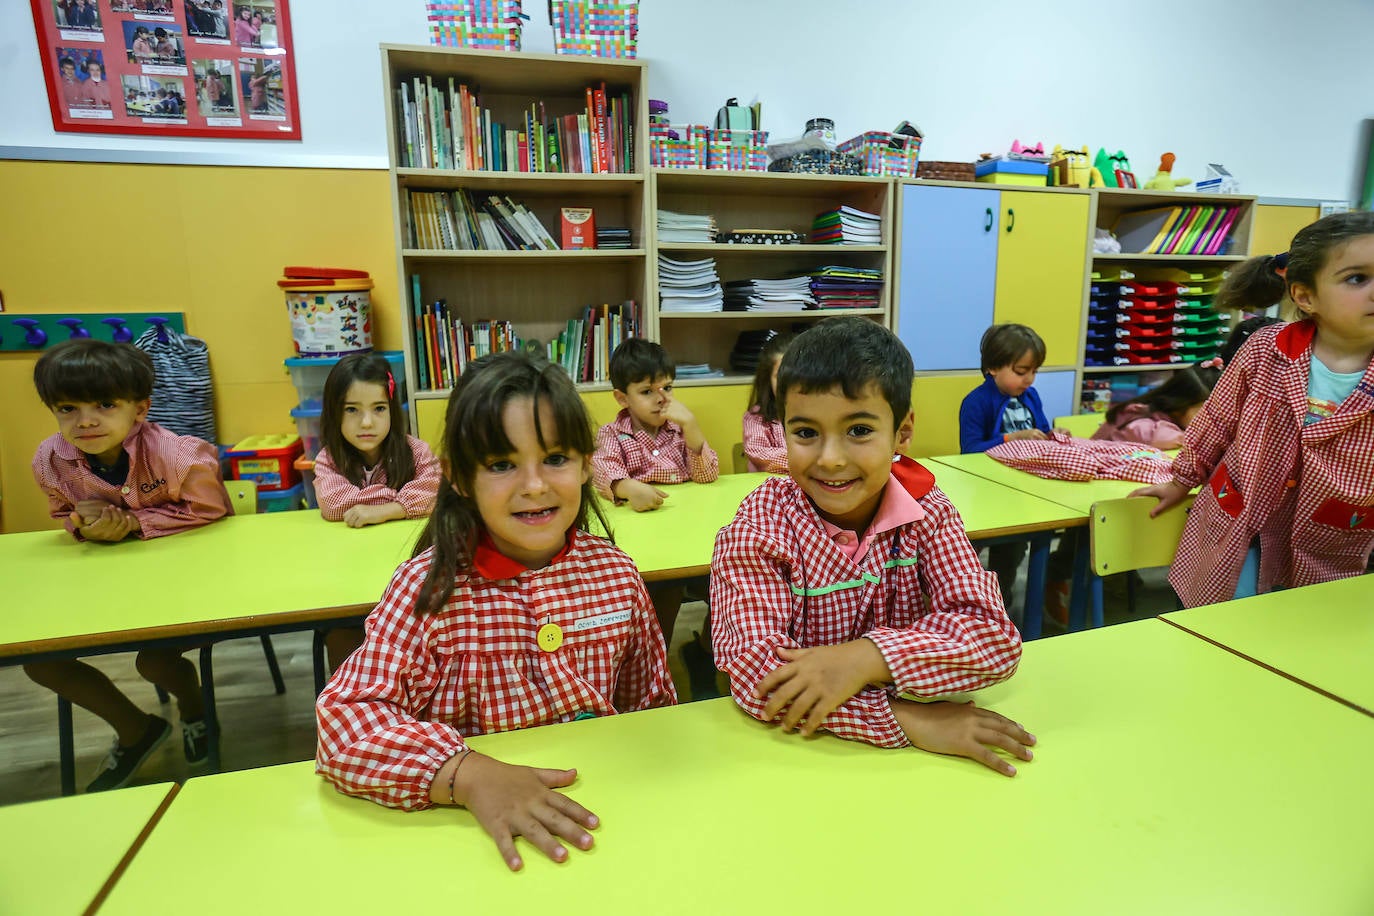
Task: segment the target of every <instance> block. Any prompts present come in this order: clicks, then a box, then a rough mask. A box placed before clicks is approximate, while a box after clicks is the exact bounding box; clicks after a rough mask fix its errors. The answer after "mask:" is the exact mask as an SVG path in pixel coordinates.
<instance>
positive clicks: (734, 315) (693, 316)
mask: <svg viewBox="0 0 1374 916" xmlns="http://www.w3.org/2000/svg"><path fill="white" fill-rule="evenodd" d="M882 314H885V313H884V311H883V310H882V309H805V310H801V311H796V312H662V311H661V312H659V313H658V320H659V321H677V320H701V321H720V320H722V319H724V320H726V321H730V320H734V321H750V320H752V321H763V322H767V321H770V320H773V321H780V320H784V319H797V318H829V317H833V316H835V315H867V316H869V317H873V316H875V315H882Z"/></svg>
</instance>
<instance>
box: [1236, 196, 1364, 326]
mask: <svg viewBox="0 0 1374 916" xmlns="http://www.w3.org/2000/svg"><path fill="white" fill-rule="evenodd" d="M1364 235H1374V212H1370V211H1368V210H1352V211H1350V212H1348V213H1333V214H1331V215H1330V216H1324V217H1322V218H1321V219H1319V220H1317V221H1316V222H1315V223H1312V224H1311V225H1308V226H1304V227H1303V228H1301V229H1299V230H1298V234H1297V235H1295V236H1293V241H1292V243H1291V244H1290V245H1289V248H1288V251H1287V253H1286V255H1285V254H1279V255H1272V254H1266V255H1260V256H1259V257H1257V258H1251V259H1250V260H1248V261H1246V262H1245V263H1244V264H1241V265H1240V266H1239V267H1237V268H1234V269H1233V270H1232V271H1231V272H1230V274H1229V275H1228V276H1227V277H1226V281H1225V282H1224V283H1222V284H1221V289H1219V290H1217V298H1216V307H1217V308H1218V309H1220V310H1222V311H1234V310H1243V311H1250V312H1255V311H1259V310H1260V309H1266V308H1269V307H1270V306H1271V305H1275V304H1277V303H1280V302H1283V301H1284V299H1285V298H1287V294H1288V291H1289V290H1290V289H1292V288H1293V285H1294V284H1298V283H1300V284H1302V285H1303V286H1305V287H1307V288H1308V289H1310V290H1314V289H1316V288H1317V275H1318V274H1320V273H1321V271H1322V268H1323V267H1325V266H1326V262H1327V260H1328V259H1329V258H1330V257H1331V254H1332V252H1334V251H1336V250H1337V249H1338V248H1340V247H1342V246H1344V245H1345V244H1347V243H1348V242H1352V241H1354V240H1355V239H1357V238H1359V237H1360V236H1364ZM1285 268H1286V270H1285V273H1284V274H1283V275H1282V276H1280V275H1279V273H1278V271H1279V270H1284V269H1285Z"/></svg>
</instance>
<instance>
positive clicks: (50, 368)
mask: <svg viewBox="0 0 1374 916" xmlns="http://www.w3.org/2000/svg"><path fill="white" fill-rule="evenodd" d="M33 381H34V385H35V387H37V389H38V396H39V397H40V398H42V399H43V403H44V404H45V405H46V406H47V407H48V409H49V410H51V411H52V414H53V417H54V418H55V419H56V420H57V429H58V431H57V434H56V435H53V436H50V437H48V438H47V439H45V440H43V442H42V444H40V445H39V446H38V452H37V454H35V455H34V458H33V476H34V479H35V480H36V481H37V482H38V485H39V487H41V488H42V489H43V492H44V493H46V494H47V497H48V509H49V511H50V512H51V514H52V517H53V518H56V519H61V520H62V521H63V524H64V525H65V526H66V528H67V530H68V531H70V532H71V533H72V535H73V536H74V537H76V538H77V539H78V540H83V541H105V542H109V543H114V542H118V541H122V540H125V539H126V538H130V537H134V538H155V537H161V536H163V535H167V534H175V533H177V532H179V531H186V530H189V529H191V528H197V527H200V526H201V525H205V524H208V523H210V522H212V521H214V520H215V519H218V518H223V517H224V516H226V515H229V514H230V512H231V509H230V507H229V497H228V494H227V493H225V491H224V484H223V483H222V482H221V481H220V476H219V461H218V458H217V456H216V454H215V448H214V446H212V445H211V444H210V443H208V442H205V441H204V440H202V439H197V438H196V437H194V436H178V435H176V434H175V433H172V432H171V431H170V430H166V429H163V428H162V427H160V426H158V425H157V424H156V423H150V422H148V421H147V416H148V406H149V398H150V397H151V395H152V391H153V364H152V362H151V361H150V360H149V359H148V355H147V354H146V353H144V352H143V351H142V350H139V349H138V348H137V347H134V346H132V345H130V344H124V343H107V342H105V341H101V340H95V339H93V338H82V339H76V340H69V341H64V342H63V343H60V344H58V345H57V346H55V347H53V348H52V349H50V350H48V351H47V352H46V353H44V354H43V356H42V357H41V358H40V359H39V360H38V363H37V364H36V365H35V366H34V370H33ZM185 651H186V649H178V648H161V649H144V650H143V651H141V652H139V653H138V658H137V660H136V665H137V668H138V673H139V674H141V675H142V676H143V677H144V678H145V679H147V680H149V681H151V682H152V683H154V684H156V685H157V686H159V687H161V688H162V689H163V690H165V691H167V692H168V693H170V694H171V695H172V696H174V697H176V700H177V708H178V710H179V712H180V715H181V734H182V742H183V750H184V752H185V755H186V762H187V763H191V764H197V763H202V762H204V760H205V759H206V757H207V756H208V752H209V739H208V732H207V729H206V725H205V712H204V709H203V707H202V705H201V699H200V681H199V677H198V676H197V673H196V666H195V665H194V664H192V663H191V662H190V661H188V660H187V659H185V658H182V653H183V652H185ZM24 673H25V674H27V675H28V676H29V678H30V679H31V680H33V681H34V682H35V683H37V684H40V685H41V686H43V687H46V688H48V689H49V690H52V691H53V692H55V693H57V694H58V695H59V696H61V697H63V698H65V699H67V700H69V701H70V702H72V703H75V704H76V705H77V706H80V707H81V708H83V709H86V710H89V711H90V712H92V713H94V714H95V715H97V716H99V717H100V718H102V719H104V720H105V721H106V722H108V723H110V725H111V726H112V727H113V728H114V730H115V733H116V737H115V741H114V746H113V747H112V748H111V750H110V753H109V755H108V756H107V757H106V758H105V760H104V762H103V763H102V764H101V766H100V772H99V773H98V774H97V776H96V778H95V779H94V780H93V781H92V782H91V783H90V785H88V786H87V787H86V791H87V792H100V791H104V790H106V789H117V788H119V787H121V786H123V785H125V784H127V783H128V782H129V780H130V779H131V778H132V777H133V775H134V773H135V772H137V770H138V768H139V767H140V766H142V764H143V762H144V761H145V760H147V759H148V757H149V756H151V755H152V753H153V751H155V750H156V749H157V748H158V746H159V745H161V744H162V742H163V741H165V740H167V736H168V735H170V734H171V731H172V727H171V725H170V724H169V723H168V722H167V720H166V719H163V718H162V717H161V716H154V715H149V714H148V713H145V712H144V711H143V710H141V709H139V708H138V707H137V706H136V705H134V703H133V701H131V700H130V699H129V698H128V697H126V696H125V695H124V694H123V693H121V692H120V690H119V688H117V687H115V685H114V684H113V683H112V682H111V681H110V679H109V678H108V677H106V676H105V674H104V673H103V672H101V671H100V670H99V669H97V668H94V667H92V666H91V665H88V664H86V663H85V662H83V661H79V660H77V659H58V660H54V661H45V662H33V663H30V664H27V665H25V666H24Z"/></svg>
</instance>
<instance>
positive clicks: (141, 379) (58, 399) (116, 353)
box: [33, 337, 153, 407]
mask: <svg viewBox="0 0 1374 916" xmlns="http://www.w3.org/2000/svg"><path fill="white" fill-rule="evenodd" d="M33 385H34V387H35V388H37V389H38V396H39V397H40V398H42V399H43V403H44V404H46V405H47V406H48V407H53V406H55V405H57V404H59V403H62V402H64V401H96V402H98V401H116V400H126V401H142V400H146V399H147V398H149V397H152V394H153V361H152V360H151V359H149V358H148V354H147V353H144V352H143V351H142V350H140V349H139V348H138V347H135V346H134V345H133V344H127V343H109V342H108V341H104V340H96V339H95V338H94V337H81V338H76V339H74V340H64V341H62V342H61V343H60V344H57V345H56V346H55V347H52V348H51V349H49V350H47V351H46V352H45V353H44V354H43V355H42V356H40V357H39V358H38V362H37V363H36V364H35V365H34V367H33Z"/></svg>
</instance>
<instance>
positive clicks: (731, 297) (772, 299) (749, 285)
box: [725, 275, 816, 312]
mask: <svg viewBox="0 0 1374 916" xmlns="http://www.w3.org/2000/svg"><path fill="white" fill-rule="evenodd" d="M815 307H816V299H815V297H814V296H812V295H811V277H810V276H806V275H803V276H800V277H788V278H785V279H782V280H731V281H730V282H729V283H726V284H725V311H727V312H799V311H802V310H803V309H813V308H815Z"/></svg>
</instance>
